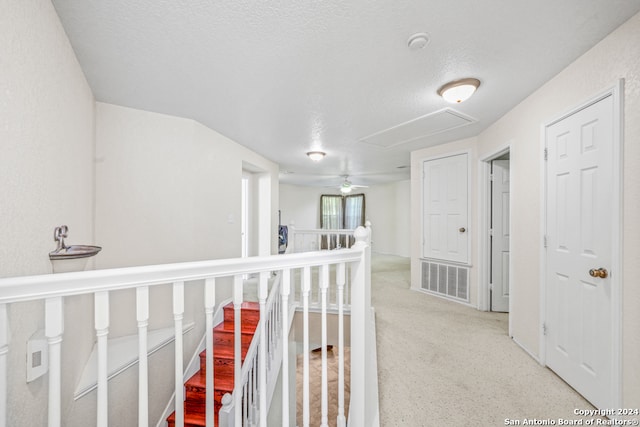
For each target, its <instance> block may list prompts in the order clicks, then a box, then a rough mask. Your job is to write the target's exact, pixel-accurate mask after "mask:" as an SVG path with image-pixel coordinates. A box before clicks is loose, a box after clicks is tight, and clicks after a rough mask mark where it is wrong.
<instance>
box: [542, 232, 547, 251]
mask: <svg viewBox="0 0 640 427" xmlns="http://www.w3.org/2000/svg"><path fill="white" fill-rule="evenodd" d="M543 244H544V247H545V248H546V247H547V235H546V234H545V235H544V237H543Z"/></svg>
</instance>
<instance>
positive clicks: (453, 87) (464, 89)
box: [438, 78, 480, 104]
mask: <svg viewBox="0 0 640 427" xmlns="http://www.w3.org/2000/svg"><path fill="white" fill-rule="evenodd" d="M478 86H480V80H478V79H473V78H469V79H462V80H456V81H453V82H449V83H447V84H445V85H444V86H442V87H441V88H440V89H438V95H440V96H441V97H443V98H444V100H445V101H447V102H450V103H452V104H459V103H460V102H463V101H466V100H467V99H469V98H470V97H471V95H473V93H474V92H475V91H476V89H478Z"/></svg>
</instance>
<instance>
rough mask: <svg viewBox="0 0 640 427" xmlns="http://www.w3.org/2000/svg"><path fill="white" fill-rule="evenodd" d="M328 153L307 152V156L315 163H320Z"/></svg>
mask: <svg viewBox="0 0 640 427" xmlns="http://www.w3.org/2000/svg"><path fill="white" fill-rule="evenodd" d="M326 155H327V153H325V152H324V151H309V152H307V156H308V157H309V158H310V159H311V160H313V161H314V162H319V161H320V160H322V159H324V156H326Z"/></svg>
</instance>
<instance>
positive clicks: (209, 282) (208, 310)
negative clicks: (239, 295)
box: [204, 278, 216, 427]
mask: <svg viewBox="0 0 640 427" xmlns="http://www.w3.org/2000/svg"><path fill="white" fill-rule="evenodd" d="M215 306H216V279H214V278H209V279H206V280H205V282H204V312H205V323H206V326H205V336H206V339H205V342H206V344H205V345H206V354H207V355H206V362H205V364H206V373H205V375H206V378H205V384H206V390H207V391H206V395H205V407H206V425H207V427H213V423H214V417H215V410H214V407H213V403H214V392H213V387H214V378H213V311H214V308H215Z"/></svg>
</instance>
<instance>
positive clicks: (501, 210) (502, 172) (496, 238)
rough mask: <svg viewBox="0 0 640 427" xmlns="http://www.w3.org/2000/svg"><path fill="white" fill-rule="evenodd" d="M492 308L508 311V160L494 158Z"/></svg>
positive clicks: (492, 185) (492, 309)
mask: <svg viewBox="0 0 640 427" xmlns="http://www.w3.org/2000/svg"><path fill="white" fill-rule="evenodd" d="M491 177H492V179H491V311H502V312H508V311H509V197H510V195H509V187H510V186H509V160H494V161H492V162H491Z"/></svg>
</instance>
